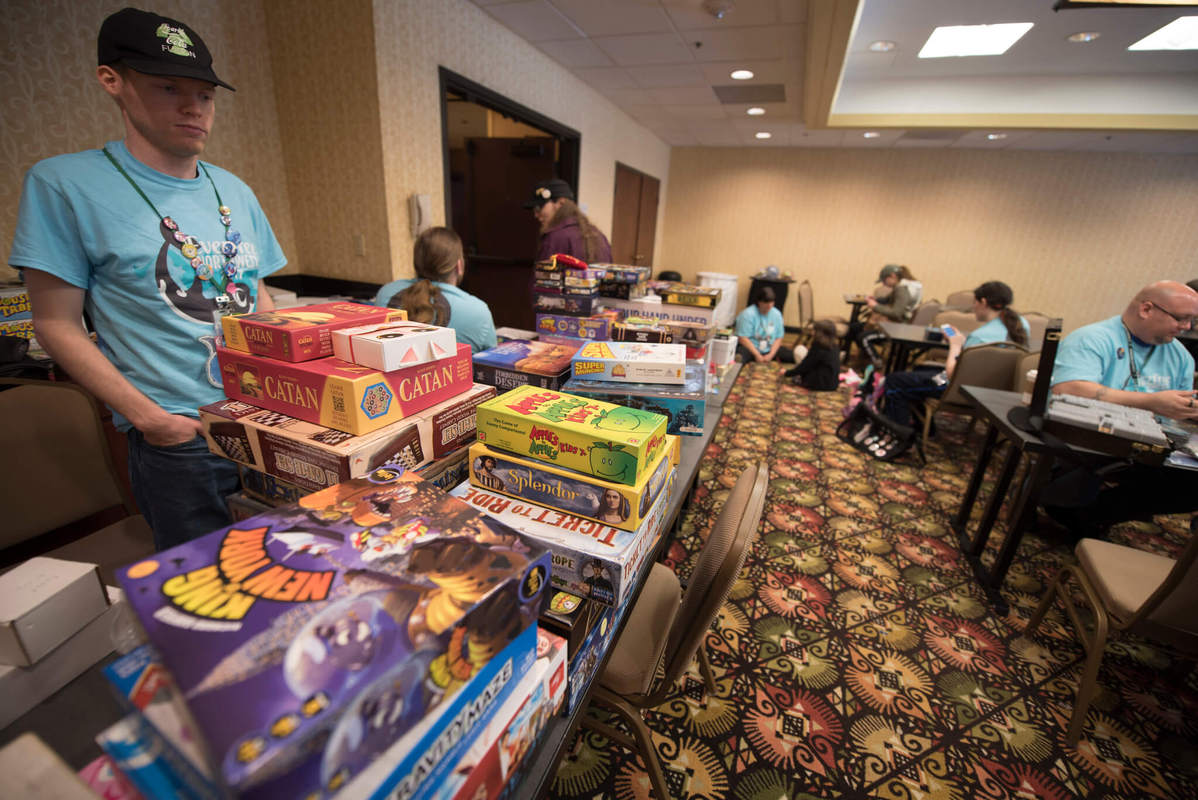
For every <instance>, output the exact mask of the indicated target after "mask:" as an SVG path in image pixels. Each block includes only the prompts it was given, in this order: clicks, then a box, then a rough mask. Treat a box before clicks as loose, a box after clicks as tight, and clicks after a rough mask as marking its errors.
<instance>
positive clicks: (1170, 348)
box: [1040, 281, 1198, 538]
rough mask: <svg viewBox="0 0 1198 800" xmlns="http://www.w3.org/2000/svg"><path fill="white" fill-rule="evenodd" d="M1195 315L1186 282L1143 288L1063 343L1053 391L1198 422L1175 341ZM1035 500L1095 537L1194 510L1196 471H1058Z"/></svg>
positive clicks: (1188, 359)
mask: <svg viewBox="0 0 1198 800" xmlns="http://www.w3.org/2000/svg"><path fill="white" fill-rule="evenodd" d="M1196 316H1198V292H1195V291H1194V290H1193V289H1191V288H1190V287H1188V286H1186V285H1185V284H1183V283H1177V282H1175V281H1158V282H1156V283H1153V284H1149V285H1148V286H1145V287H1144V288H1143V289H1141V290H1140V291H1139V292H1138V293H1137V294H1136V296H1135V297H1134V298H1133V299H1132V301H1131V302H1130V303H1128V305H1127V308H1125V309H1124V310H1123V313H1122V314H1120V315H1119V316H1116V317H1111V318H1109V319H1105V320H1102V321H1101V322H1095V323H1092V324H1090V325H1085V326H1083V327H1081V328H1078V329H1077V330H1075V331H1073V332H1072V333H1070V334H1069V335H1068V336H1066V337H1065V338H1064V340H1062V342H1061V346H1060V349H1059V350H1058V351H1057V357H1056V361H1055V362H1054V363H1053V370H1052V390H1053V392H1054V393H1056V394H1073V395H1079V396H1081V397H1092V398H1095V399H1097V400H1101V401H1104V402H1107V403H1118V404H1119V405H1125V406H1131V407H1132V408H1142V409H1146V410H1148V411H1151V412H1153V413H1154V414H1158V415H1160V416H1163V417H1171V418H1173V419H1179V420H1189V421H1194V420H1198V403H1196V400H1195V392H1194V358H1193V357H1192V356H1191V355H1190V353H1189V351H1187V350H1186V348H1185V346H1184V345H1183V344H1182V343H1181V342H1179V341H1177V334H1178V333H1180V332H1182V331H1186V330H1190V329H1191V327H1192V326H1193V321H1194V318H1195V317H1196ZM1040 499H1041V502H1042V503H1043V505H1044V509H1045V511H1047V512H1048V514H1049V516H1051V517H1052V518H1053V519H1056V520H1057V521H1058V522H1060V523H1062V524H1063V525H1065V526H1066V527H1067V528H1068V529H1069V530H1070V532H1071V534H1072V535H1073V536H1074V537H1078V538H1080V537H1082V536H1092V537H1093V536H1098V535H1100V534H1101V533H1102V532H1103V530H1105V528H1106V527H1107V526H1109V525H1111V524H1113V523H1116V522H1121V521H1123V520H1126V519H1135V518H1138V517H1143V516H1147V515H1150V514H1173V513H1184V512H1189V511H1193V510H1195V509H1198V473H1194V472H1192V471H1190V470H1184V469H1176V468H1169V467H1150V466H1147V465H1143V464H1134V465H1130V466H1125V467H1122V468H1120V469H1118V470H1111V469H1109V468H1108V469H1104V470H1103V472H1102V474H1101V475H1099V474H1098V473H1097V472H1096V471H1095V468H1090V467H1069V468H1062V469H1061V470H1059V471H1058V474H1057V475H1056V476H1054V480H1053V481H1052V482H1051V483H1049V484H1048V485H1047V486H1045V487H1044V490H1043V491H1042V492H1041V494H1040Z"/></svg>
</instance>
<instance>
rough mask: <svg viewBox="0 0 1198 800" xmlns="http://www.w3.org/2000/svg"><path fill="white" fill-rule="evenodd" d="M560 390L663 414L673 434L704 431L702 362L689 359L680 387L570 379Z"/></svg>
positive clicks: (705, 399) (703, 371) (705, 408)
mask: <svg viewBox="0 0 1198 800" xmlns="http://www.w3.org/2000/svg"><path fill="white" fill-rule="evenodd" d="M562 391H563V392H567V393H569V394H578V395H583V396H584V397H593V398H595V399H596V400H603V401H604V402H607V403H615V404H616V405H621V406H628V407H629V408H640V409H643V410H645V411H652V412H653V413H654V414H665V415H666V417H667V418H668V419H669V424H668V426H667V427H666V430H667V431H668V432H669V433H672V434H674V435H675V436H678V435H686V436H701V435H702V434H703V424H704V421H705V419H706V411H707V370H706V369H705V368H704V365H703V364H695V363H690V362H688V363H687V365H686V383H684V384H682V385H681V386H671V385H669V384H660V383H622V382H619V381H592V380H585V379H583V378H571V379H570V380H568V381H566V383H565V385H563V386H562Z"/></svg>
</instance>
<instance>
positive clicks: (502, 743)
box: [98, 466, 567, 798]
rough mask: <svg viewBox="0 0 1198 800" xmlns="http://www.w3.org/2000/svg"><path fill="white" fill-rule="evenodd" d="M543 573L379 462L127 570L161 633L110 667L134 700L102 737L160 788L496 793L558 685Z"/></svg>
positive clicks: (491, 523) (526, 544)
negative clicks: (542, 622)
mask: <svg viewBox="0 0 1198 800" xmlns="http://www.w3.org/2000/svg"><path fill="white" fill-rule="evenodd" d="M550 575H551V553H550V551H549V550H548V549H547V548H546V547H545V546H544V545H542V544H541V543H540V542H538V541H537V540H535V539H533V538H531V537H529V536H526V535H524V534H523V533H521V532H519V531H517V530H515V529H513V528H512V527H510V526H508V525H505V524H503V523H502V522H501V521H499V520H498V519H496V518H495V517H493V516H490V515H486V514H483V513H482V512H480V511H479V510H477V509H476V508H474V507H472V506H471V505H470V504H468V503H466V502H463V501H461V500H459V499H457V498H454V497H451V496H450V495H448V494H446V493H445V492H444V491H442V490H441V489H439V488H437V487H436V486H433V485H432V484H431V483H428V482H427V481H423V480H421V479H420V477H419V475H417V474H416V473H414V472H412V471H410V470H405V469H403V468H401V467H393V466H383V467H380V468H378V469H375V470H373V471H372V472H370V473H369V474H368V475H366V476H364V477H360V478H353V479H350V480H348V481H345V482H342V483H339V484H336V485H334V486H331V487H328V488H325V489H322V490H320V491H318V492H315V493H312V494H309V495H306V496H305V497H302V498H300V499H299V501H298V502H296V503H293V504H290V505H284V506H280V507H278V508H275V509H272V510H271V511H269V512H267V513H265V514H261V515H259V516H256V517H252V518H249V519H246V520H243V521H241V522H238V523H235V524H233V525H231V526H229V527H226V528H223V529H220V530H217V531H214V532H213V533H211V534H208V535H206V536H203V537H200V538H198V539H196V540H194V541H191V542H188V543H186V544H183V545H180V546H178V547H176V548H173V549H171V550H168V551H165V552H162V553H159V554H157V555H155V556H153V557H151V558H149V559H146V560H144V561H141V562H138V563H136V564H133V565H130V566H128V567H125V568H124V569H122V570H121V571H120V572H119V573H118V580H119V581H120V583H121V585H122V587H123V588H124V590H125V593H126V597H127V598H128V599H129V602H130V605H131V606H132V607H133V610H134V612H135V613H136V615H137V617H138V619H139V620H140V622H141V624H142V626H143V627H144V629H145V631H146V634H147V636H148V639H149V643H150V646H148V647H143V648H141V649H139V650H136V651H134V652H132V653H130V654H129V655H127V656H125V657H124V658H122V659H120V660H118V661H116V662H114V663H113V664H112V665H110V666H109V667H108V669H107V674H108V677H109V679H110V681H111V683H112V684H113V686H114V688H115V689H116V690H117V694H118V697H119V698H120V699H121V701H122V702H123V703H124V704H125V705H126V708H127V710H128V712H129V714H128V716H127V717H125V719H123V720H122V721H121V722H120V723H118V724H117V725H115V726H113V727H112V728H110V729H109V730H107V731H105V732H104V733H102V734H101V735H100V737H98V741H99V742H100V743H101V745H102V746H103V747H104V749H105V751H106V752H107V753H108V754H109V755H110V756H111V757H112V760H113V761H114V762H115V763H116V765H117V767H118V768H120V769H121V770H123V771H124V772H125V774H126V775H127V776H129V777H130V779H131V780H133V782H134V783H135V784H137V786H138V788H139V789H141V790H142V791H143V793H145V794H146V795H147V796H149V797H182V798H218V797H226V796H236V797H245V798H278V797H296V798H331V797H333V796H336V797H338V798H383V797H396V798H431V797H439V798H459V797H461V798H464V797H471V798H476V797H496V796H497V795H498V794H499V793H500V792H502V791H503V786H504V785H505V784H506V782H507V781H508V780H509V779H510V778H511V776H512V775H513V774H514V772H515V771H516V770H517V769H518V767H519V765H520V760H521V759H522V758H523V755H524V753H526V752H527V750H528V748H529V746H530V745H531V742H533V741H534V740H535V738H536V736H537V734H538V732H539V731H540V729H541V727H543V726H544V724H545V721H546V720H547V719H548V718H549V717H551V716H552V715H553V714H554V713H556V711H557V710H558V708H560V706H561V705H562V704H563V703H564V700H565V694H566V687H567V680H566V673H565V668H566V643H565V641H563V640H562V639H560V638H559V637H557V636H555V635H553V634H551V633H549V632H548V631H543V630H540V628H539V626H538V625H537V623H536V618H537V615H538V613H539V611H540V608H541V606H542V603H543V602H544V595H545V594H546V592H548V591H549V590H550V589H549V586H550ZM197 734H198V735H197ZM480 787H483V788H480ZM475 792H477V793H475Z"/></svg>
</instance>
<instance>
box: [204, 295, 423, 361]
mask: <svg viewBox="0 0 1198 800" xmlns="http://www.w3.org/2000/svg"><path fill="white" fill-rule="evenodd" d="M407 318H408V313H407V312H406V311H404V310H402V309H396V308H380V307H378V306H370V305H365V304H363V303H349V302H340V303H317V304H316V305H311V306H299V307H298V308H284V309H280V310H278V311H255V312H254V313H252V314H241V315H238V316H232V317H224V318H223V319H221V328H222V329H223V331H224V334H225V347H228V348H230V349H233V350H240V351H241V352H243V353H255V354H257V355H261V356H268V357H270V358H274V359H278V360H280V361H310V360H312V359H313V358H323V357H325V356H331V355H332V354H333V331H334V330H336V329H337V328H349V327H352V326H355V325H367V324H369V323H372V322H392V321H397V320H405V319H407Z"/></svg>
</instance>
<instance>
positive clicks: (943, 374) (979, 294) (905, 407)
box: [885, 281, 1031, 425]
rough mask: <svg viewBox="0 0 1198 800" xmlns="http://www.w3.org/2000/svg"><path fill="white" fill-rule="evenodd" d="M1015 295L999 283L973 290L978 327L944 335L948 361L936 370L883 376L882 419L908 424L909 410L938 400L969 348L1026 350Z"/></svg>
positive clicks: (1023, 325) (1025, 335) (1024, 327)
mask: <svg viewBox="0 0 1198 800" xmlns="http://www.w3.org/2000/svg"><path fill="white" fill-rule="evenodd" d="M1014 299H1015V295H1014V293H1013V292H1012V291H1011V287H1010V286H1007V285H1006V284H1005V283H1003V282H1002V281H987V282H986V283H983V284H982V285H981V286H979V287H978V288H976V289H974V290H973V315H974V317H976V318H977V320H978V322H981V323H983V324H982V326H981V327H979V328H977V329H975V330H974V331H972V332H971V333H970V334H969V335H968V336H966V335H964V334H962V333H961V332H959V331H954V332H953V333H952V334H947V337H948V359H947V360H946V361H945V364H944V369H943V370H941V369H940V368H938V367H931V368H924V369H918V368H917V369H915V370H913V371H911V372H896V373H895V374H893V375H887V376H886V407H885V413H886V416H888V417H890V418H891V419H892V420H894V421H895V422H897V423H899V424H900V425H910V424H911V406H912V405H913V404H921V405H922V403H923V401H924V399H925V398H928V397H939V396H940V395H942V394H944V388H945V386H947V385H948V382H949V379H950V378H952V376H953V370H955V369H956V366H957V360H958V359H959V358H960V357H961V352H962V351H963V350H967V349H969V348H970V347H977V346H978V345H983V344H992V343H994V342H1014V343H1015V344H1020V345H1023V346H1024V347H1026V346H1027V343H1028V339H1029V336H1030V331H1031V329H1030V328H1029V326H1028V324H1027V320H1025V319H1024V318H1023V317H1021V316H1019V315H1018V314H1016V313H1015V312H1014V311H1012V310H1011V303H1012V301H1014Z"/></svg>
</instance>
